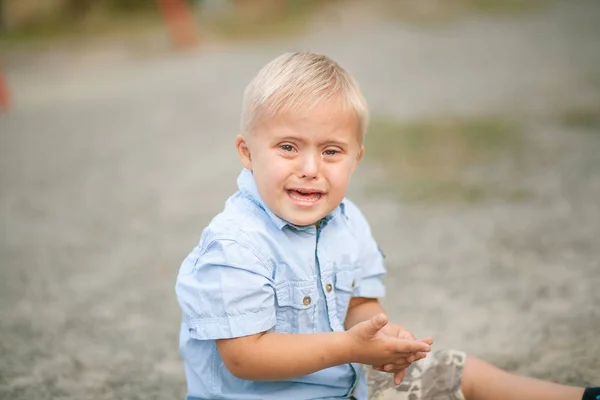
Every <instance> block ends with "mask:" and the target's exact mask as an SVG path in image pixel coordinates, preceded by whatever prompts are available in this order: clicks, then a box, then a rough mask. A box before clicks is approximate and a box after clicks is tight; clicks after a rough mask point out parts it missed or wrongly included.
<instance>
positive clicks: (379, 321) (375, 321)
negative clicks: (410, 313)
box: [369, 314, 388, 335]
mask: <svg viewBox="0 0 600 400" xmlns="http://www.w3.org/2000/svg"><path fill="white" fill-rule="evenodd" d="M369 322H370V323H371V324H370V326H369V328H370V329H369V333H370V334H372V335H374V334H376V333H377V332H379V331H380V330H381V328H383V327H384V326H386V325H387V323H388V318H387V316H386V315H385V314H377V315H375V316H374V317H371V319H370V320H369Z"/></svg>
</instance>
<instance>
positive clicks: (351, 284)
mask: <svg viewBox="0 0 600 400" xmlns="http://www.w3.org/2000/svg"><path fill="white" fill-rule="evenodd" d="M357 286H358V279H356V278H355V277H354V270H351V269H346V270H342V271H338V272H337V273H336V274H335V287H336V289H340V290H344V291H346V292H353V291H354V289H355V288H356V287H357Z"/></svg>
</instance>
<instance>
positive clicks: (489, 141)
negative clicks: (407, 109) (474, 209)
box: [366, 117, 527, 203]
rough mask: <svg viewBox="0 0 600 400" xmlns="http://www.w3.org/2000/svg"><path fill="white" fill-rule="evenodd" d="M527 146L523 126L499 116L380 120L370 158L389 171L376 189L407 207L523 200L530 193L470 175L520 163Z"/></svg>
mask: <svg viewBox="0 0 600 400" xmlns="http://www.w3.org/2000/svg"><path fill="white" fill-rule="evenodd" d="M523 149H524V141H523V134H522V129H521V127H520V126H519V124H517V123H515V122H513V121H509V120H506V119H503V118H499V117H477V118H440V119H427V120H416V121H400V120H396V119H392V118H385V117H376V118H374V119H373V121H372V122H371V125H370V128H369V133H368V135H367V142H366V155H367V159H368V160H370V161H371V162H374V163H377V164H379V165H381V166H382V167H383V168H384V171H385V176H384V177H383V179H382V180H381V181H380V182H377V183H376V184H375V187H374V189H375V191H376V192H380V193H381V192H386V193H391V194H393V195H394V196H397V197H398V198H399V200H401V201H408V202H413V201H417V202H440V201H442V202H449V201H452V202H467V203H474V202H480V201H484V200H487V199H491V198H501V199H503V200H508V201H516V200H522V199H524V198H526V197H527V193H526V192H525V191H523V190H521V189H515V188H507V187H505V186H503V185H498V182H496V181H493V182H492V181H483V182H482V181H473V180H470V179H467V177H466V176H467V173H468V172H469V171H471V170H472V169H473V168H487V167H489V166H493V165H494V163H495V162H498V161H502V160H503V159H506V158H507V157H508V158H510V159H515V160H518V159H519V158H520V157H521V156H522V153H523Z"/></svg>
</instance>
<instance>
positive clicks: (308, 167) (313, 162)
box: [298, 152, 321, 179]
mask: <svg viewBox="0 0 600 400" xmlns="http://www.w3.org/2000/svg"><path fill="white" fill-rule="evenodd" d="M320 161H321V157H320V155H319V154H318V153H317V154H315V153H314V152H306V153H305V154H304V155H303V157H301V158H300V166H299V169H298V172H299V176H300V177H301V178H303V179H315V178H316V177H317V176H318V175H319V163H320Z"/></svg>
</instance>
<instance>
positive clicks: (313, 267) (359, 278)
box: [176, 169, 385, 400]
mask: <svg viewBox="0 0 600 400" xmlns="http://www.w3.org/2000/svg"><path fill="white" fill-rule="evenodd" d="M238 188H239V191H238V192H237V193H235V194H234V195H233V196H232V197H230V198H229V199H228V200H227V202H226V205H225V209H224V210H223V211H222V212H221V213H220V214H219V215H217V216H216V217H215V218H214V219H213V220H212V221H211V223H210V224H209V225H208V227H206V228H205V229H204V231H203V232H202V236H201V238H200V243H199V244H198V245H197V246H196V247H195V248H194V249H193V250H192V252H191V253H190V254H189V255H188V256H187V257H186V259H185V260H184V261H183V263H182V265H181V269H180V271H179V276H178V277H177V284H176V292H177V299H178V301H179V304H180V306H181V308H182V310H183V320H182V324H181V332H180V351H181V354H182V356H183V360H184V364H185V372H186V377H187V384H188V394H187V397H186V398H187V399H188V400H195V399H232V400H233V399H235V400H243V399H277V400H281V399H286V400H295V399H298V400H308V399H333V398H338V399H339V398H346V397H348V396H350V395H352V396H354V397H356V398H357V399H359V400H363V399H366V398H367V383H366V378H365V377H364V374H362V373H361V368H360V365H358V364H344V365H338V366H335V367H332V368H327V369H324V370H321V371H318V372H315V373H313V374H310V375H306V376H301V377H298V378H294V379H289V380H286V381H276V382H267V381H246V380H242V379H238V378H236V377H235V376H233V375H232V374H231V373H230V372H229V371H228V370H227V368H226V367H225V365H224V364H223V360H222V359H221V357H220V356H219V352H218V351H217V347H216V344H215V339H223V338H235V337H240V336H247V335H252V334H256V333H260V332H265V331H273V332H284V333H291V334H298V333H318V332H333V331H343V330H344V319H345V317H346V312H347V309H348V303H349V302H350V298H351V297H353V296H360V297H373V298H378V297H382V296H383V295H384V287H383V285H382V283H381V277H382V276H383V275H384V273H385V268H384V266H383V257H382V255H381V253H380V251H379V248H378V246H377V244H376V243H375V241H374V240H373V237H372V236H371V232H370V229H369V225H368V223H367V221H366V220H365V218H364V216H363V215H362V213H361V212H360V210H359V209H358V208H357V207H356V206H355V205H354V204H353V203H352V202H350V201H349V200H344V201H343V202H342V204H340V206H339V207H337V208H336V209H335V210H334V211H333V212H332V213H331V214H330V215H328V216H327V217H325V218H324V219H323V220H322V221H321V223H320V224H319V227H318V228H316V227H314V226H309V227H298V226H294V225H292V224H290V223H288V222H286V221H284V220H282V219H281V218H279V217H278V216H277V215H275V214H274V213H273V212H271V211H270V210H269V209H268V208H267V207H266V206H265V204H264V202H263V201H262V200H261V198H260V196H259V194H258V191H257V188H256V185H255V182H254V178H253V175H252V172H250V171H249V170H246V169H244V170H243V171H242V173H241V174H240V176H239V178H238Z"/></svg>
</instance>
